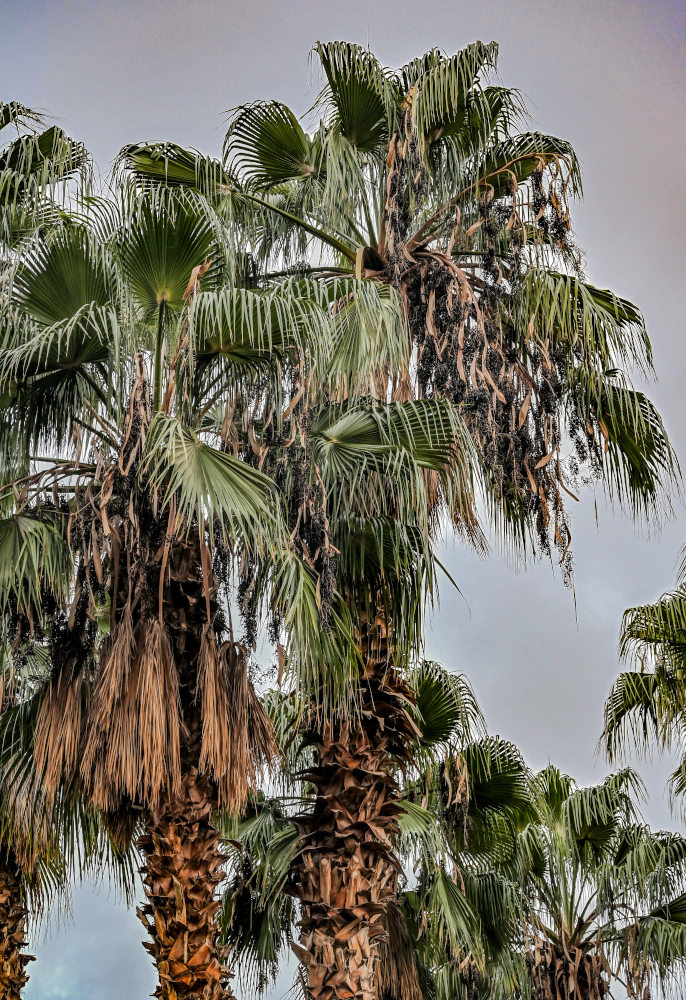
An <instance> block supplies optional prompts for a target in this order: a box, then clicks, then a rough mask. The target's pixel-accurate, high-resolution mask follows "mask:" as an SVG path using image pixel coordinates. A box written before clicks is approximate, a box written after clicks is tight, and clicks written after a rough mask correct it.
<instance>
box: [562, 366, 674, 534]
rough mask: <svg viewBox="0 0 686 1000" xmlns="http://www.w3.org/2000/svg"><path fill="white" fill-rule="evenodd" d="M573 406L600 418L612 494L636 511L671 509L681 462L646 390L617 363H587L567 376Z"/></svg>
mask: <svg viewBox="0 0 686 1000" xmlns="http://www.w3.org/2000/svg"><path fill="white" fill-rule="evenodd" d="M568 386H569V393H568V408H569V411H570V412H571V414H572V415H573V417H575V418H576V420H577V421H580V422H581V424H582V426H584V427H585V426H587V425H589V426H592V421H594V422H596V424H597V428H598V431H597V434H598V441H597V445H598V447H597V449H596V453H597V457H598V462H599V465H600V470H601V475H602V480H603V483H604V485H605V488H606V491H607V493H608V495H609V496H610V497H611V498H613V499H616V500H617V501H618V502H619V503H620V504H621V505H622V506H624V507H626V509H628V510H629V511H630V513H631V514H632V515H633V516H635V517H641V516H643V517H646V518H649V517H655V515H656V514H658V515H659V514H660V513H662V514H663V515H664V514H665V513H669V512H670V510H671V507H670V501H669V495H670V492H671V488H672V486H673V484H674V483H675V482H677V481H678V478H679V475H680V472H679V465H678V461H677V458H676V455H675V454H674V451H673V448H672V445H671V443H670V441H669V438H668V436H667V432H666V430H665V427H664V424H663V422H662V418H661V416H660V414H659V412H658V410H657V409H656V407H655V406H654V404H653V403H652V402H651V401H650V400H649V399H648V397H647V396H646V395H644V393H642V392H640V391H639V390H637V389H634V388H633V387H632V386H631V385H630V384H629V383H628V381H627V379H626V377H624V376H623V375H622V373H621V372H618V371H616V370H614V369H610V370H608V371H604V372H603V371H599V370H598V369H593V368H591V367H590V366H587V365H582V366H579V367H577V368H575V369H574V371H573V372H570V374H569V378H568Z"/></svg>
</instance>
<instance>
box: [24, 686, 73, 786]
mask: <svg viewBox="0 0 686 1000" xmlns="http://www.w3.org/2000/svg"><path fill="white" fill-rule="evenodd" d="M82 706H83V677H82V675H81V674H77V675H76V677H71V678H70V677H69V676H68V675H67V674H66V673H62V674H60V676H59V677H58V678H57V680H55V681H51V682H50V684H49V686H48V690H47V692H46V694H45V696H44V698H43V701H42V702H41V706H40V709H39V710H38V719H37V721H36V735H35V741H34V756H35V761H36V771H37V773H38V774H39V775H40V786H41V794H42V795H43V796H44V798H45V801H46V804H47V805H51V804H52V803H53V802H54V800H55V796H56V795H57V792H58V790H59V787H60V784H61V782H62V781H63V780H67V781H68V780H69V779H70V778H71V777H72V776H73V775H74V774H75V773H76V770H77V768H78V762H79V749H80V746H81V730H82V725H83V711H82Z"/></svg>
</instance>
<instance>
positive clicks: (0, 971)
mask: <svg viewBox="0 0 686 1000" xmlns="http://www.w3.org/2000/svg"><path fill="white" fill-rule="evenodd" d="M27 916H28V911H27V909H26V906H25V905H24V901H23V898H22V878H21V870H20V868H19V865H18V864H17V862H16V859H15V857H14V854H13V852H12V851H9V850H7V849H1V850H0V1000H20V998H21V994H22V991H23V989H24V987H25V986H26V983H27V982H28V978H29V977H28V976H27V974H26V966H27V965H28V963H29V962H31V961H33V956H32V955H27V954H25V952H24V949H25V947H26V922H27Z"/></svg>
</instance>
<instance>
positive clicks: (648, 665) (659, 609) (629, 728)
mask: <svg viewBox="0 0 686 1000" xmlns="http://www.w3.org/2000/svg"><path fill="white" fill-rule="evenodd" d="M620 655H621V656H622V657H623V658H624V659H626V660H629V662H630V664H631V665H632V666H633V667H634V669H631V670H628V671H625V672H624V673H621V674H620V675H619V677H618V678H617V680H616V681H615V683H614V686H613V688H612V691H611V692H610V696H609V698H608V700H607V702H606V705H605V725H604V730H603V736H602V740H601V742H602V745H603V746H604V749H605V752H606V754H607V756H608V757H609V759H610V760H613V761H614V760H616V759H618V758H619V757H620V756H621V755H622V754H623V753H624V752H625V751H626V750H628V749H629V747H633V748H634V749H637V750H638V751H639V753H644V754H645V753H649V752H650V751H651V749H652V748H653V747H654V746H657V747H658V749H659V750H675V751H676V752H677V753H678V754H679V755H680V759H679V763H678V766H677V767H676V769H675V770H674V772H673V773H672V775H671V776H670V787H671V791H672V794H673V795H674V796H677V797H680V796H682V795H683V794H684V791H686V743H685V734H686V683H685V680H686V565H685V564H684V563H683V562H682V565H681V566H680V569H679V574H678V580H677V586H676V588H675V589H674V590H672V591H669V592H668V593H666V594H663V595H662V597H661V598H660V599H659V600H658V601H656V602H655V603H654V604H642V605H639V606H638V607H635V608H628V609H627V610H626V611H625V612H624V617H623V620H622V628H621V637H620Z"/></svg>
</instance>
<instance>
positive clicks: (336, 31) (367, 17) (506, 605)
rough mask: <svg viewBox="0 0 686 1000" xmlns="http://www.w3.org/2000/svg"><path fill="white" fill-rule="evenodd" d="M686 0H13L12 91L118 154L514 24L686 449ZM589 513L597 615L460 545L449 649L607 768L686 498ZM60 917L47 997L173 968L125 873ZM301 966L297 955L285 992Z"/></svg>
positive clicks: (583, 546) (499, 693)
mask: <svg viewBox="0 0 686 1000" xmlns="http://www.w3.org/2000/svg"><path fill="white" fill-rule="evenodd" d="M685 9H686V8H685V7H684V5H683V3H681V2H665V0H661V2H632V0H624V2H617V0H602V2H600V3H599V2H597V0H588V2H587V0H558V2H552V0H510V2H508V3H506V4H502V3H498V2H495V0H479V2H478V3H471V4H467V3H462V2H441V0H415V2H414V3H410V2H408V0H376V2H374V3H369V2H368V0H365V2H360V0H347V2H346V3H340V2H333V0H319V2H311V0H302V2H291V3H279V2H275V0H252V2H250V3H236V2H233V0H229V2H224V3H219V2H216V0H203V2H199V0H188V2H185V3H183V2H178V3H172V2H166V3H165V2H161V0H139V2H133V0H119V2H117V3H105V2H102V0H91V2H88V3H84V2H77V0H65V2H60V0H51V2H36V0H24V2H17V0H2V2H0V99H2V100H8V99H17V100H20V101H22V102H23V103H25V104H28V105H31V106H38V107H42V108H45V109H47V110H48V111H50V112H51V113H52V114H54V115H55V116H56V117H57V118H58V120H59V122H60V124H62V125H63V127H64V128H66V129H67V130H68V131H69V132H70V133H71V134H72V135H74V136H76V137H78V138H80V139H83V140H84V141H85V142H86V144H87V145H88V146H89V148H90V149H91V150H92V151H93V153H94V154H95V156H96V159H97V160H98V162H99V164H100V167H101V169H102V170H106V169H107V167H108V165H109V162H110V161H111V159H112V157H113V156H114V155H115V153H116V152H117V150H118V149H119V147H120V146H121V145H123V144H124V143H125V142H133V141H136V140H139V139H157V138H164V139H173V140H175V141H177V142H180V143H182V144H186V145H194V146H196V147H197V148H199V149H201V150H203V151H205V152H209V153H215V154H216V153H218V152H219V151H220V149H221V142H222V138H223V131H224V130H223V127H222V122H223V120H224V115H223V112H225V111H226V110H227V109H228V108H230V107H232V106H234V105H236V104H239V103H241V102H243V101H247V100H253V99H256V98H272V97H275V98H278V99H280V100H283V101H285V102H287V103H289V104H290V105H291V106H292V107H293V108H294V110H295V111H296V112H298V113H300V112H303V111H305V110H306V109H307V108H308V107H309V104H310V103H311V100H312V97H313V95H314V93H315V91H316V86H317V81H316V79H315V80H312V78H311V73H310V71H309V69H308V52H309V50H310V48H311V46H312V45H313V43H314V42H315V41H316V40H317V39H323V40H329V39H333V38H343V39H348V40H352V41H357V42H361V43H363V44H366V43H369V44H370V45H371V47H372V48H373V50H374V51H375V52H376V53H377V55H378V56H379V57H380V58H381V59H382V60H383V61H384V62H385V63H387V64H389V65H399V64H401V63H402V62H404V61H406V60H407V59H408V58H410V57H412V56H414V55H418V54H420V53H421V52H423V51H425V50H426V49H428V48H430V47H432V46H435V45H437V46H440V47H441V48H443V49H445V50H447V51H449V52H452V51H455V50H456V49H458V48H461V47H462V46H464V45H465V44H467V43H468V42H470V41H473V40H474V39H476V38H481V39H482V40H484V41H486V40H490V39H496V40H497V41H498V42H499V43H500V52H501V56H500V74H501V77H502V80H503V82H504V83H506V84H508V85H512V86H517V87H519V88H520V89H521V90H522V91H523V92H524V94H525V96H526V97H527V100H528V104H529V107H530V108H531V110H532V111H533V113H534V115H535V119H536V126H537V127H539V128H541V129H542V130H545V131H549V132H553V133H556V134H559V135H562V136H564V137H566V138H568V139H571V140H572V142H573V143H574V145H575V146H576V149H577V152H578V153H579V155H580V157H581V160H582V163H583V168H584V184H585V192H586V193H585V201H584V203H583V205H581V206H578V207H577V208H576V210H575V212H574V222H575V228H576V231H577V233H578V236H579V239H580V241H581V243H582V245H583V247H584V248H585V250H586V253H587V259H588V273H589V277H590V278H591V280H593V281H595V282H596V283H598V284H601V285H609V286H610V287H611V288H613V289H614V290H615V291H617V292H618V293H620V294H622V295H625V296H627V297H628V298H631V299H632V300H634V301H635V302H637V303H638V304H639V305H640V306H641V308H642V309H643V311H644V313H645V315H646V317H647V320H648V325H649V330H650V333H651V336H652V338H653V343H654V347H655V356H656V364H657V370H658V375H659V379H660V380H659V382H658V383H657V385H654V386H652V387H650V392H651V394H652V396H653V398H654V399H655V400H656V402H657V403H658V404H659V406H660V408H661V410H662V413H663V415H664V417H665V420H666V423H667V426H668V429H669V431H670V432H671V434H672V437H673V440H674V442H675V444H676V446H677V449H678V451H679V454H680V456H681V457H682V460H684V461H686V421H685V420H684V399H685V396H686V392H685V382H686V380H685V377H684V376H685V367H686V366H685V361H686V338H685V337H684V320H683V317H684V316H685V315H686V291H685V289H686V282H685V281H684V264H685V261H684V250H683V245H684V237H683V234H684V233H686V208H685V205H686V200H685V198H684V192H685V191H686V129H685V118H684V111H683V107H684V95H685V94H686V60H685V59H684V56H685V54H686V53H685V50H686V14H685ZM573 513H574V522H573V533H574V548H575V554H576V597H577V609H578V624H577V622H576V620H575V611H574V604H573V600H572V597H571V595H570V594H569V592H568V591H566V590H565V589H564V588H563V586H562V583H561V581H560V579H559V576H557V577H554V576H553V574H552V573H551V570H550V567H549V566H546V565H538V566H533V567H530V568H529V569H527V570H526V571H523V572H515V571H514V570H513V569H511V568H508V567H507V566H506V565H504V564H503V562H502V561H501V560H500V559H499V558H498V557H497V556H495V555H494V556H493V557H491V558H490V559H489V560H488V561H485V562H480V561H479V560H477V559H475V558H474V557H473V556H472V555H470V554H469V553H467V552H465V551H464V549H462V548H460V547H458V546H452V547H450V549H449V551H448V554H447V560H448V563H449V567H450V570H451V572H452V574H453V576H454V577H455V579H456V580H457V582H458V583H459V585H460V587H461V589H462V591H463V593H464V594H465V596H466V598H467V601H468V603H469V609H470V611H467V609H466V608H465V605H464V603H463V602H462V600H461V599H460V598H459V597H458V596H457V595H456V594H454V593H453V592H450V590H449V589H448V587H447V586H446V587H444V590H443V602H442V606H441V609H440V611H439V612H438V614H437V615H436V618H435V621H434V625H433V629H432V632H431V634H430V636H429V639H428V644H427V645H428V649H427V652H428V654H429V655H431V656H434V657H436V658H439V659H441V660H442V662H443V663H444V664H445V665H446V666H448V667H451V668H454V669H459V670H464V671H465V672H467V673H468V674H469V675H470V677H471V679H472V681H473V683H474V686H475V688H476V691H477V694H478V696H479V698H480V701H481V704H482V706H483V708H484V710H485V712H486V716H487V720H488V722H489V724H490V728H491V729H492V731H494V732H498V733H500V734H501V735H503V736H506V737H508V738H510V739H513V740H514V741H515V742H516V743H518V744H519V746H520V747H521V748H522V750H523V751H524V752H525V754H526V756H527V758H528V760H529V762H530V763H531V764H532V765H533V766H536V767H539V766H543V765H545V764H546V763H547V762H548V760H552V761H554V762H556V763H557V764H559V765H560V766H561V767H563V768H565V769H567V770H568V771H570V772H571V773H572V774H574V775H575V776H576V777H578V778H579V780H581V781H591V780H594V779H595V778H598V777H599V776H600V775H601V774H602V773H604V771H605V770H606V767H605V765H604V763H603V762H602V761H597V760H596V759H595V757H594V746H595V742H596V739H597V737H598V734H599V732H600V728H601V719H602V704H603V700H604V698H605V695H606V694H607V691H608V689H609V686H610V684H611V682H612V679H613V677H614V675H615V673H616V671H617V660H616V644H617V632H618V627H619V621H620V617H621V613H622V611H623V609H624V608H625V607H627V606H629V605H631V604H635V603H639V602H642V601H644V600H649V599H654V598H655V597H656V596H657V595H658V594H659V593H660V592H661V591H662V590H663V589H666V588H667V587H668V586H670V585H671V583H672V582H673V576H674V564H675V560H676V557H677V554H678V551H679V549H680V547H681V546H682V544H683V543H684V542H686V530H685V529H686V518H685V517H684V513H683V510H682V509H679V511H678V516H677V520H676V522H675V523H672V524H670V525H668V526H667V528H666V529H665V530H664V531H663V533H662V535H661V536H660V537H659V538H657V539H656V538H652V539H646V538H645V537H642V536H641V535H637V534H636V532H635V531H634V529H633V527H632V525H631V524H630V522H629V521H628V520H627V519H626V518H623V517H620V516H619V515H617V514H614V513H613V512H611V511H609V510H608V509H607V508H606V506H605V505H604V503H603V502H602V498H601V497H600V496H599V497H598V517H599V524H598V526H596V520H595V508H594V498H593V496H592V495H591V494H588V493H586V494H585V495H584V496H583V497H582V503H581V504H579V505H578V509H577V510H575V511H574V512H573ZM470 612H471V614H470ZM667 769H668V763H667V762H660V763H659V764H656V765H654V766H653V767H643V768H642V770H643V773H644V774H645V775H646V776H647V778H648V780H649V784H650V791H651V800H650V802H649V804H648V805H647V806H646V808H645V815H646V817H647V818H648V819H649V820H650V821H651V822H653V823H655V824H660V825H669V824H673V823H675V822H676V821H674V820H671V819H670V816H669V810H668V807H667V803H666V800H665V798H664V796H663V785H664V776H665V774H666V773H667ZM50 935H51V936H50V938H49V940H48V941H47V942H46V943H44V944H38V945H37V948H36V951H37V954H38V958H39V961H38V962H36V963H35V964H34V965H33V968H32V975H31V981H30V983H29V986H28V989H27V991H26V997H27V1000H67V998H68V1000H122V998H126V1000H129V998H134V997H136V998H137V997H140V998H142V997H144V996H146V995H147V994H148V993H150V992H151V991H152V989H153V988H154V977H153V975H152V972H151V970H150V967H149V964H148V962H147V959H146V957H145V954H144V952H143V950H142V948H141V947H140V945H139V941H140V938H141V928H140V925H139V924H138V921H137V919H136V917H135V914H134V913H133V911H129V912H127V911H125V910H124V909H123V908H122V907H120V906H115V905H113V903H112V901H111V900H110V899H108V897H107V894H106V893H102V894H96V893H95V892H94V891H93V889H92V888H90V887H88V886H86V887H83V888H80V889H78V890H77V891H76V892H75V896H74V920H73V923H72V924H66V925H65V926H64V927H63V928H61V929H60V930H59V931H57V930H52V931H51V932H50ZM288 985H289V978H288V975H285V976H284V977H283V979H282V981H281V983H280V985H279V990H278V991H276V992H275V993H274V996H275V997H276V996H280V995H282V993H283V991H284V990H285V989H286V988H287V987H288ZM246 1000H247V998H246Z"/></svg>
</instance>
